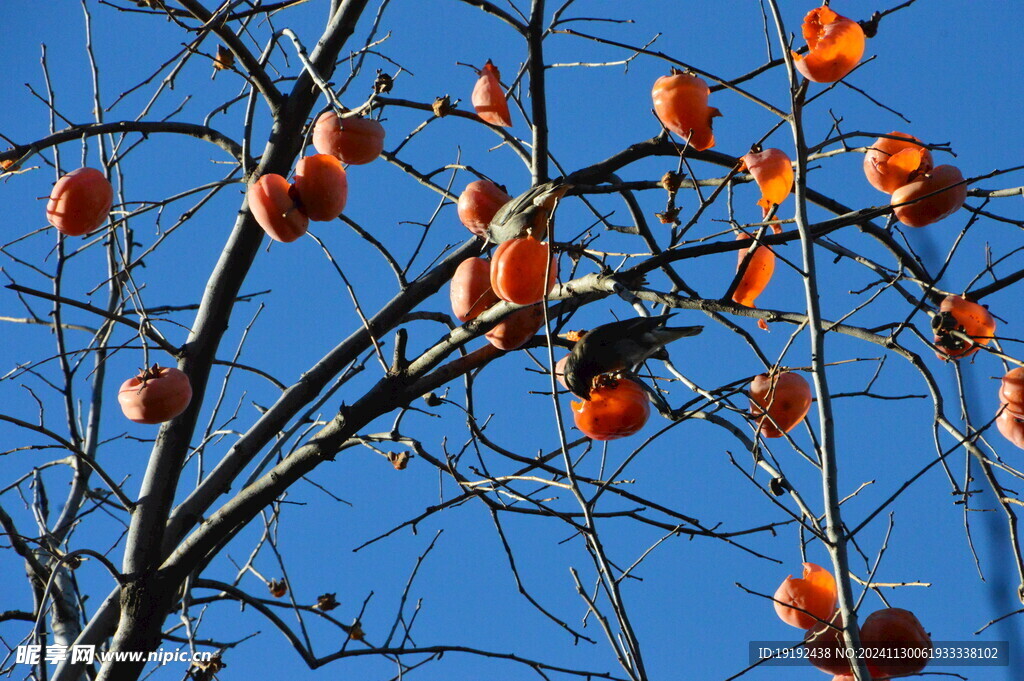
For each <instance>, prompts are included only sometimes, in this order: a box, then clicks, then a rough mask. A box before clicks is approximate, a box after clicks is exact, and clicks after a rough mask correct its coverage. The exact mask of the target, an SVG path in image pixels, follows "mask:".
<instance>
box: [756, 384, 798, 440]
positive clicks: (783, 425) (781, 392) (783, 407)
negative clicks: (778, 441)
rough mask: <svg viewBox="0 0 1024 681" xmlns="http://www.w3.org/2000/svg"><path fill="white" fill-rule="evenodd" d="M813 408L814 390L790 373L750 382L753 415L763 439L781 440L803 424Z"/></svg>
mask: <svg viewBox="0 0 1024 681" xmlns="http://www.w3.org/2000/svg"><path fill="white" fill-rule="evenodd" d="M810 408H811V386H810V384H808V383H807V381H806V380H805V379H804V377H803V376H801V375H800V374H795V373H793V372H790V371H783V372H779V373H773V374H772V375H770V376H769V375H768V374H761V375H759V376H756V377H754V380H752V381H751V382H750V413H751V414H752V415H753V416H754V417H755V418H757V422H758V426H759V427H760V429H761V435H762V436H764V437H767V438H775V437H782V435H783V433H788V432H789V431H791V430H793V428H795V427H796V424H798V423H800V421H801V420H803V418H804V417H805V416H807V412H808V411H809V410H810Z"/></svg>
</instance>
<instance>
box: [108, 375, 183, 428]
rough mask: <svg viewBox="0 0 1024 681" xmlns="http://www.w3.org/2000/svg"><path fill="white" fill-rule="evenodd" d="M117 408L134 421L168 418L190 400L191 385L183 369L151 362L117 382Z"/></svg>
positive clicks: (150, 421) (160, 420)
mask: <svg viewBox="0 0 1024 681" xmlns="http://www.w3.org/2000/svg"><path fill="white" fill-rule="evenodd" d="M117 401H118V402H119V403H120V404H121V411H122V412H123V413H124V415H125V416H126V417H128V419H129V420H132V421H134V422H135V423H145V424H150V425H152V424H156V423H163V422H164V421H170V420H171V419H173V418H174V417H175V416H177V415H178V414H180V413H181V412H183V411H185V408H186V407H188V403H189V402H191V401H192V384H191V382H189V380H188V376H186V375H185V373H184V372H182V371H180V370H178V369H175V368H173V367H161V366H158V365H156V364H154V365H153V366H152V367H150V368H149V369H143V370H142V371H141V372H139V375H138V376H134V377H132V378H129V379H128V380H127V381H125V382H124V383H122V384H121V388H120V389H119V390H118V392H117Z"/></svg>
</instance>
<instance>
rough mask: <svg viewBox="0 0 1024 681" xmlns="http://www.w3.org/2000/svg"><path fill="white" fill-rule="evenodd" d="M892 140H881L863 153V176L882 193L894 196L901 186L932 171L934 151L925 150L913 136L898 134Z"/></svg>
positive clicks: (882, 138)
mask: <svg viewBox="0 0 1024 681" xmlns="http://www.w3.org/2000/svg"><path fill="white" fill-rule="evenodd" d="M889 134H890V135H893V136H896V137H902V138H903V139H898V140H897V139H892V138H891V137H879V138H878V139H876V140H875V142H874V144H872V145H871V148H870V149H869V150H868V153H866V154H864V176H865V177H867V178H868V182H870V183H871V186H872V187H874V188H875V189H877V190H878V191H880V192H885V193H886V194H892V193H893V192H894V191H896V190H897V189H899V188H900V187H902V186H904V185H906V184H908V183H910V182H912V181H913V180H916V179H917V178H918V176H920V175H923V174H925V173H927V172H929V171H931V169H932V166H933V165H934V162H933V161H932V152H930V151H928V150H927V149H926V148H924V147H922V146H921V145H920V144H919V142H920V141H921V140H919V139H917V138H916V137H914V136H913V135H908V134H907V133H905V132H896V131H895V130H894V131H893V132H891V133H889Z"/></svg>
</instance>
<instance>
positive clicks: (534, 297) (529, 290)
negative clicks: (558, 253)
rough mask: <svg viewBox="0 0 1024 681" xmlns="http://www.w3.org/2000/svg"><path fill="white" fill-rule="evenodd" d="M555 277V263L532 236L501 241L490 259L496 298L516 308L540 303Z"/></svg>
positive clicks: (545, 246) (556, 269)
mask: <svg viewBox="0 0 1024 681" xmlns="http://www.w3.org/2000/svg"><path fill="white" fill-rule="evenodd" d="M545 272H546V273H547V275H548V276H547V280H546V281H545V278H544V274H545ZM557 277H558V261H557V260H555V257H554V256H553V255H551V249H550V247H549V245H548V244H546V243H541V242H540V241H538V240H537V239H535V238H533V237H532V236H524V237H520V238H518V239H509V240H508V241H505V242H503V243H502V244H501V245H500V246H498V248H497V249H496V250H495V251H494V255H493V257H492V259H491V288H492V289H494V293H495V294H497V296H498V297H499V298H501V299H502V300H507V301H508V302H510V303H515V304H516V305H531V304H533V303H537V302H540V301H541V300H543V299H544V296H545V295H546V294H547V292H548V291H550V290H551V289H552V288H553V287H554V285H555V281H556V279H557Z"/></svg>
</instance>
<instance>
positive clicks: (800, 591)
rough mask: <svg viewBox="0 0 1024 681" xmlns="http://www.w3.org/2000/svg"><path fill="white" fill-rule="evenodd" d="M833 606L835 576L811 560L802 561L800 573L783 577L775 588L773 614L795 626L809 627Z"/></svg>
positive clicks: (826, 617) (829, 611) (830, 612)
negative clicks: (802, 567)
mask: <svg viewBox="0 0 1024 681" xmlns="http://www.w3.org/2000/svg"><path fill="white" fill-rule="evenodd" d="M791 606H792V607H791ZM794 608H800V610H795V609H794ZM835 609H836V580H835V578H834V577H832V573H831V572H829V571H828V570H826V569H825V568H823V567H821V566H820V565H815V564H814V563H804V571H803V576H802V577H796V578H794V577H793V576H792V575H790V576H788V577H786V579H785V580H784V581H783V582H782V584H780V585H779V588H778V589H777V590H776V591H775V614H777V615H778V616H779V619H781V620H782V621H783V622H785V623H786V624H788V625H790V626H792V627H796V628H797V629H810V628H811V627H813V626H814V625H816V624H817V623H818V621H819V620H827V619H828V618H829V617H831V615H832V613H833V612H834V611H835ZM803 610H806V611H807V612H802V611H803ZM808 613H810V614H808ZM815 618H817V619H815Z"/></svg>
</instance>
